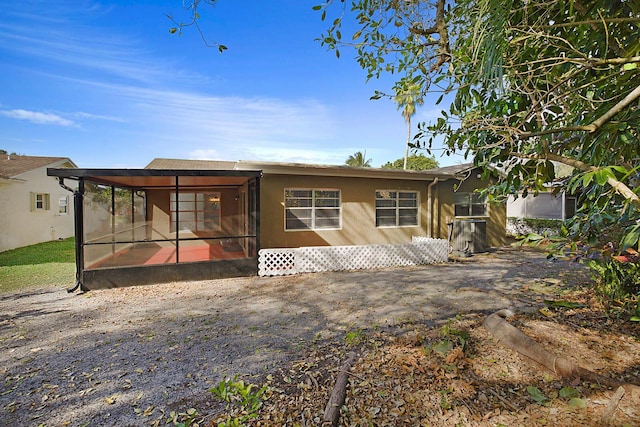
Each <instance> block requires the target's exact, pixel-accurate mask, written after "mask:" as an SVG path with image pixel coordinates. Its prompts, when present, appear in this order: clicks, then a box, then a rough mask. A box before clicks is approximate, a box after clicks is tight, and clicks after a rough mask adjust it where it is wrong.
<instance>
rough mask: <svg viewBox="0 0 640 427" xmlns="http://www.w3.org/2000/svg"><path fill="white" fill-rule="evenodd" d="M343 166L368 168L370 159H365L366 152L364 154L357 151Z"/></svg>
mask: <svg viewBox="0 0 640 427" xmlns="http://www.w3.org/2000/svg"><path fill="white" fill-rule="evenodd" d="M344 164H345V165H347V166H351V167H354V168H370V167H371V159H367V151H366V150H365V152H364V153H363V152H362V151H358V152H357V153H354V154H352V155H350V156H349V158H348V159H347V161H346V162H344Z"/></svg>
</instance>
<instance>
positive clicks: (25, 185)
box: [0, 164, 76, 252]
mask: <svg viewBox="0 0 640 427" xmlns="http://www.w3.org/2000/svg"><path fill="white" fill-rule="evenodd" d="M62 166H63V165H55V164H54V165H49V166H48V167H62ZM65 184H67V185H69V186H70V187H74V188H75V187H76V183H75V181H69V182H68V183H67V182H65ZM32 193H44V194H49V202H50V203H49V210H32V208H31V197H32ZM60 197H66V198H67V211H68V212H67V214H60V212H59V205H58V200H59V198H60ZM73 224H74V223H73V193H71V192H70V191H67V190H65V189H63V188H62V187H60V185H58V179H57V178H56V177H52V176H47V168H46V167H43V168H39V169H34V170H32V171H29V172H25V173H23V174H21V175H17V176H15V177H13V179H12V180H2V181H0V252H2V251H6V250H9V249H15V248H19V247H22V246H27V245H32V244H35V243H40V242H47V241H51V240H56V239H61V238H67V237H71V236H73V234H74V225H73Z"/></svg>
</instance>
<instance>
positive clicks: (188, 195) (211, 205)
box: [170, 192, 220, 232]
mask: <svg viewBox="0 0 640 427" xmlns="http://www.w3.org/2000/svg"><path fill="white" fill-rule="evenodd" d="M177 224H179V228H180V230H190V231H215V230H220V193H218V192H180V193H175V192H172V193H171V228H170V230H171V232H175V231H176V230H177V228H178V226H177Z"/></svg>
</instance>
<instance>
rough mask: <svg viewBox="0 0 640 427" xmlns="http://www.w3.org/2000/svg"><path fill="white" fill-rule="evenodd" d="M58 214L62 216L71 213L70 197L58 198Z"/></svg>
mask: <svg viewBox="0 0 640 427" xmlns="http://www.w3.org/2000/svg"><path fill="white" fill-rule="evenodd" d="M58 213H59V214H60V215H66V214H68V213H69V196H62V197H60V198H58Z"/></svg>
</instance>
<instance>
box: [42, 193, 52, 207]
mask: <svg viewBox="0 0 640 427" xmlns="http://www.w3.org/2000/svg"><path fill="white" fill-rule="evenodd" d="M43 196H44V200H43V203H44V210H45V211H48V210H49V209H51V200H50V199H51V198H50V197H49V193H47V194H43Z"/></svg>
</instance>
